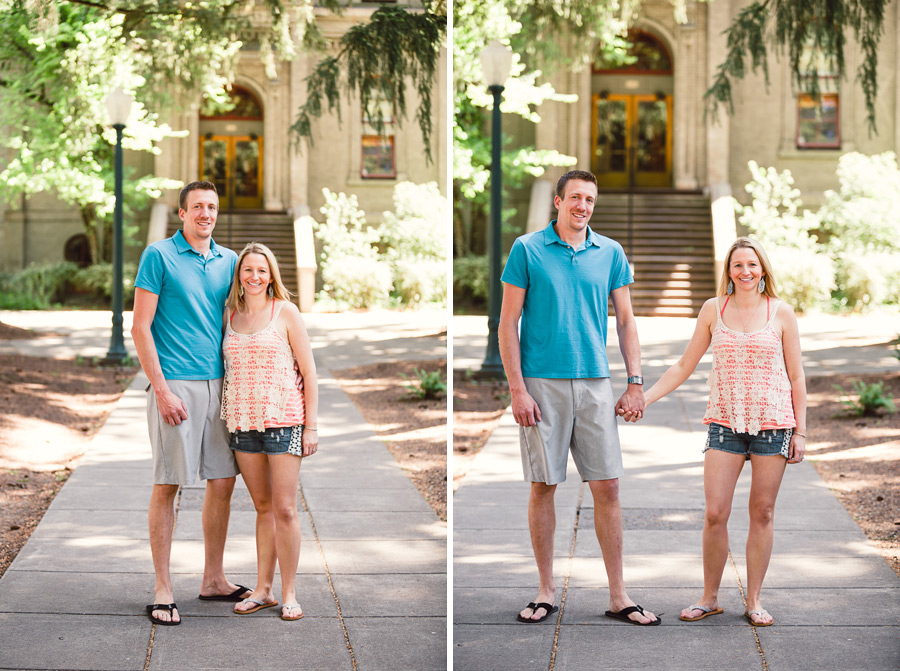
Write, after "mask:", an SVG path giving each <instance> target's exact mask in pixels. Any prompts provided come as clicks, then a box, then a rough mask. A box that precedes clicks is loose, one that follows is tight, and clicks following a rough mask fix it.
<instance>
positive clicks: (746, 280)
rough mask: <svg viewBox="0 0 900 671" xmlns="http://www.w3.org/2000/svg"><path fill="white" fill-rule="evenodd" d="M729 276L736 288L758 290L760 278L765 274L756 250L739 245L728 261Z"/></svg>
mask: <svg viewBox="0 0 900 671" xmlns="http://www.w3.org/2000/svg"><path fill="white" fill-rule="evenodd" d="M728 266H729V267H728V276H729V277H730V278H731V280H732V281H733V282H734V287H735V290H738V289H745V290H747V291H749V290H753V291H755V290H756V285H757V284H759V280H760V279H761V278H762V277H763V276H764V275H765V273H763V270H762V264H761V263H760V262H759V257H758V256H757V255H756V252H755V251H753V249H752V248H750V247H738V248H737V249H735V250H734V251H733V252H732V253H731V260H730V261H729V262H728Z"/></svg>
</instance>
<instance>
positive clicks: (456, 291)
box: [453, 255, 490, 302]
mask: <svg viewBox="0 0 900 671" xmlns="http://www.w3.org/2000/svg"><path fill="white" fill-rule="evenodd" d="M489 274H490V263H489V261H488V257H487V255H483V256H458V257H456V258H455V259H453V296H454V298H455V299H456V300H460V301H465V302H470V301H475V302H477V301H486V300H487V299H488V291H489V288H488V278H489Z"/></svg>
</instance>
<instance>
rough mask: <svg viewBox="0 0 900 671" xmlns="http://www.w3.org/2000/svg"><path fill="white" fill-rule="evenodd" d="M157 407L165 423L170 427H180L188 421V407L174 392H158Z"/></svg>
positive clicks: (167, 390)
mask: <svg viewBox="0 0 900 671" xmlns="http://www.w3.org/2000/svg"><path fill="white" fill-rule="evenodd" d="M156 407H157V409H158V410H159V414H160V416H161V417H162V418H163V421H164V422H165V423H166V424H169V425H170V426H178V425H179V424H181V423H182V422H183V421H184V420H186V419H187V417H188V414H187V406H185V404H184V401H182V400H181V398H180V397H178V396H176V395H175V394H174V393H173V392H172V390H170V389H166V390H165V391H161V392H157V394H156Z"/></svg>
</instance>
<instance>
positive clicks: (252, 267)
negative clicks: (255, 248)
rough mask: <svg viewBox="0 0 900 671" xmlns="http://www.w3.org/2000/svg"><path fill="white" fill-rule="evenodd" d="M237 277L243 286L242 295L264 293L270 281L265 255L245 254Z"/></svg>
mask: <svg viewBox="0 0 900 671" xmlns="http://www.w3.org/2000/svg"><path fill="white" fill-rule="evenodd" d="M239 278H240V281H241V286H242V287H244V295H247V294H249V295H251V296H253V295H256V294H261V293H265V292H266V290H267V289H268V288H269V283H270V282H271V281H272V278H271V276H270V273H269V262H268V261H267V260H266V257H265V256H263V255H262V254H252V253H251V254H247V255H246V256H245V257H244V259H243V261H241V272H240V275H239Z"/></svg>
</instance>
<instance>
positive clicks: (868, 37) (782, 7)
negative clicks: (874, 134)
mask: <svg viewBox="0 0 900 671" xmlns="http://www.w3.org/2000/svg"><path fill="white" fill-rule="evenodd" d="M886 4H887V3H886V2H885V0H821V1H819V2H796V1H795V0H754V2H752V3H751V4H749V5H747V6H746V7H744V8H743V9H741V11H740V12H739V14H738V16H737V18H736V19H735V20H734V22H733V23H732V24H731V26H730V27H729V28H728V30H727V31H726V33H727V35H728V41H727V49H728V54H727V55H726V57H725V60H724V61H723V62H722V63H721V64H720V65H719V66H718V68H717V70H716V75H715V77H714V80H713V84H712V86H711V87H710V88H709V90H708V91H707V92H706V94H705V96H704V98H705V100H706V103H707V110H708V111H709V112H711V113H712V114H715V113H716V111H717V110H718V107H719V105H725V106H727V108H728V110H729V111H731V110H732V109H733V102H732V90H731V80H732V79H741V78H743V77H744V76H745V75H746V74H747V64H746V63H745V58H749V59H750V68H751V69H752V71H753V72H756V71H758V70H762V72H763V74H764V75H765V79H766V85H768V83H769V66H768V50H769V46H774V48H775V49H776V50H781V51H783V50H787V54H788V63H789V64H790V67H791V74H792V77H793V79H794V82H795V85H796V86H797V88H798V89H799V90H804V91H807V92H809V93H810V94H811V95H813V96H817V95H818V94H819V89H818V77H816V76H815V74H816V73H815V65H814V64H815V63H816V61H818V60H820V59H823V58H824V60H825V61H826V62H828V63H829V64H830V65H831V66H832V67H834V68H835V71H836V72H837V74H838V76H839V77H840V78H844V77H845V75H846V70H845V59H844V48H845V46H846V36H847V34H848V33H849V32H850V31H851V30H852V31H853V34H854V36H855V37H856V41H857V42H858V43H859V46H860V48H861V50H862V54H861V56H860V58H859V67H858V68H857V71H856V78H857V79H858V80H859V82H860V85H861V87H862V90H863V94H864V96H865V103H866V112H867V119H868V122H869V128H870V129H871V130H873V131H874V130H875V98H876V95H877V93H878V81H877V77H876V74H877V71H878V43H879V41H880V39H881V32H882V23H883V20H884V10H885V5H886ZM810 51H811V54H812V55H811V60H810V61H807V60H806V55H807V54H809V53H810Z"/></svg>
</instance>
